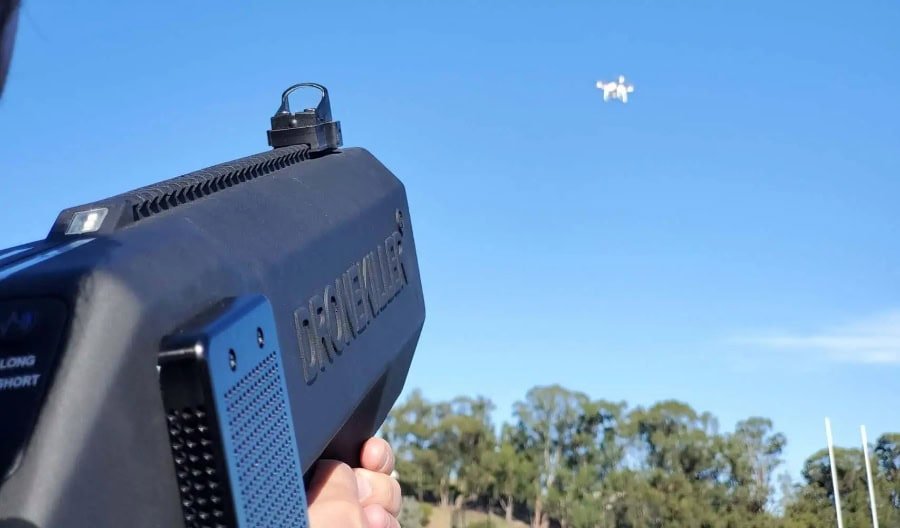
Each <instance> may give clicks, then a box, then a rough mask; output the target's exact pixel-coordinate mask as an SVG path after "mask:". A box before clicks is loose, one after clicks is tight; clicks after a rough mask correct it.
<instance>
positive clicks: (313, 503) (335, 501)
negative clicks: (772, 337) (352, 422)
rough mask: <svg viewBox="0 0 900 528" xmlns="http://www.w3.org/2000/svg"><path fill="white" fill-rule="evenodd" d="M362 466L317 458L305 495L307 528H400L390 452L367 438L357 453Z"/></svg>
mask: <svg viewBox="0 0 900 528" xmlns="http://www.w3.org/2000/svg"><path fill="white" fill-rule="evenodd" d="M360 462H361V465H362V467H361V468H356V469H352V468H350V466H348V465H347V464H344V463H341V462H338V461H336V460H320V461H319V462H318V464H317V465H316V468H315V474H314V476H313V479H312V482H311V483H310V486H309V492H308V494H307V499H308V504H309V508H308V512H309V524H310V528H344V527H347V528H400V523H399V522H398V521H397V515H398V514H399V513H400V502H401V493H400V484H399V483H398V482H397V480H396V479H394V478H392V477H391V476H390V475H391V472H393V471H394V453H393V451H392V450H391V446H390V445H389V444H388V443H387V442H385V441H384V440H382V439H380V438H370V439H369V440H368V441H367V442H366V443H365V444H364V445H363V447H362V451H361V453H360Z"/></svg>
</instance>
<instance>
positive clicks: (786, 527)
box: [382, 385, 900, 528]
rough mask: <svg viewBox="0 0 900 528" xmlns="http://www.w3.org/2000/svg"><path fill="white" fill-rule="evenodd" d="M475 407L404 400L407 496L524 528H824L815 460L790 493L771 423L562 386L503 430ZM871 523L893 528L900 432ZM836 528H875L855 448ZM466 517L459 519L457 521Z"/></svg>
mask: <svg viewBox="0 0 900 528" xmlns="http://www.w3.org/2000/svg"><path fill="white" fill-rule="evenodd" d="M493 410H494V405H493V404H492V403H491V401H490V400H489V399H487V398H484V397H480V396H479V397H474V398H473V397H458V398H455V399H453V400H450V401H438V402H432V401H429V400H427V399H426V398H425V397H424V395H423V394H422V393H421V391H414V392H413V393H412V394H410V396H409V397H408V398H407V399H406V400H405V401H403V402H401V403H400V404H399V405H397V406H396V407H395V409H394V410H393V412H392V413H391V415H390V416H389V418H388V419H387V421H386V422H385V424H384V427H383V428H382V434H383V436H384V437H385V438H386V439H387V440H388V441H389V442H391V444H392V445H393V447H394V449H395V451H396V454H397V470H398V474H399V479H400V483H401V486H402V488H403V490H404V494H406V495H410V496H414V497H416V499H418V501H420V502H421V501H425V502H435V503H440V504H442V505H444V506H450V507H453V508H455V509H456V510H460V511H461V510H463V509H465V508H478V509H482V510H486V511H488V512H490V513H492V514H493V513H497V514H499V515H502V516H505V517H506V518H507V519H508V520H512V519H513V518H518V519H520V520H522V521H525V522H527V523H529V524H530V525H531V526H532V527H534V528H544V527H550V526H554V527H556V526H558V527H560V528H581V527H584V528H594V527H615V528H661V527H673V526H678V527H696V528H819V527H823V526H832V525H834V522H835V517H834V507H833V504H834V490H833V489H832V481H831V465H830V461H829V458H828V453H827V451H825V450H822V451H819V452H816V453H813V454H812V455H811V456H810V457H809V458H808V459H807V461H806V463H805V464H804V467H803V471H802V475H801V481H800V482H798V483H796V484H794V483H791V481H790V479H789V478H788V477H787V476H786V475H785V474H784V473H783V472H782V473H779V469H780V468H781V466H782V464H783V460H782V452H783V450H784V448H785V446H786V445H787V438H786V437H785V435H784V434H782V433H780V432H778V431H776V430H775V429H774V427H773V424H772V422H771V420H769V419H767V418H764V417H758V416H753V417H748V418H746V419H745V420H741V421H739V422H738V423H737V424H736V425H735V427H734V429H733V430H730V431H721V430H720V427H719V424H718V421H717V420H716V418H715V417H714V416H712V415H711V414H709V413H705V412H699V411H697V410H695V409H693V408H692V407H691V406H690V405H688V404H686V403H684V402H679V401H674V400H668V401H661V402H658V403H656V404H654V405H651V406H649V407H640V406H638V407H633V408H630V407H629V406H628V405H627V404H626V403H625V402H612V401H606V400H595V399H593V398H591V397H590V396H588V395H587V394H584V393H582V392H578V391H572V390H569V389H566V388H565V387H562V386H559V385H548V386H541V387H534V388H533V389H531V390H530V391H528V393H527V394H526V395H525V397H524V398H523V399H522V400H521V401H519V402H517V403H516V404H515V406H514V409H513V413H512V416H513V419H512V421H511V423H504V424H500V425H499V426H497V425H495V423H494V422H493V420H492V413H493ZM870 452H871V454H872V463H873V472H874V480H875V490H876V496H877V499H876V500H877V505H878V513H879V521H880V523H881V525H882V526H900V433H885V434H883V435H881V436H880V437H879V438H878V439H877V440H876V442H875V444H874V445H873V446H871V447H870ZM835 455H836V464H837V470H838V476H839V480H838V486H839V491H840V494H841V502H842V506H843V511H844V526H845V527H846V528H855V527H859V528H862V527H864V526H871V518H870V513H869V505H868V494H867V482H866V473H865V468H864V465H863V456H862V450H861V449H843V448H838V449H836V451H835ZM462 518H464V517H462Z"/></svg>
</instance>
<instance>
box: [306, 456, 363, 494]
mask: <svg viewBox="0 0 900 528" xmlns="http://www.w3.org/2000/svg"><path fill="white" fill-rule="evenodd" d="M307 499H308V502H310V503H315V502H316V501H322V502H326V501H333V500H336V501H352V502H354V503H356V502H358V501H359V488H358V486H357V478H356V474H355V473H353V470H352V469H350V466H348V465H347V464H344V463H341V462H338V461H337V460H320V461H318V462H317V463H316V467H315V470H314V473H313V478H312V481H311V482H310V484H309V491H308V492H307Z"/></svg>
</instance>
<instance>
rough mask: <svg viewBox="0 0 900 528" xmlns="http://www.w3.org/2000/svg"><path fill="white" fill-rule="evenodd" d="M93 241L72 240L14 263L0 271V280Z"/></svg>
mask: <svg viewBox="0 0 900 528" xmlns="http://www.w3.org/2000/svg"><path fill="white" fill-rule="evenodd" d="M93 240H94V239H93V238H79V239H78V240H74V241H72V242H69V243H68V244H64V245H62V246H58V247H55V248H53V249H48V250H46V251H44V252H42V253H38V254H37V255H32V256H30V257H28V258H27V259H25V260H22V261H19V262H16V263H15V264H12V265H10V266H8V267H6V268H2V269H0V280H3V279H5V278H7V277H9V276H10V275H12V274H13V273H18V272H20V271H22V270H23V269H26V268H30V267H31V266H34V265H35V264H40V263H41V262H44V261H45V260H50V259H52V258H53V257H58V256H59V255H62V254H63V253H66V252H69V251H71V250H73V249H75V248H78V247H81V246H83V245H85V244H87V243H88V242H91V241H93Z"/></svg>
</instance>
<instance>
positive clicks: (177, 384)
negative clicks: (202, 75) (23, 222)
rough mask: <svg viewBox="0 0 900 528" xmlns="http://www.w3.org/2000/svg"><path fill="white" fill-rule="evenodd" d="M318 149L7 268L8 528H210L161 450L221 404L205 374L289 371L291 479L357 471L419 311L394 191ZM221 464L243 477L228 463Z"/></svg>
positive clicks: (67, 235) (0, 316)
mask: <svg viewBox="0 0 900 528" xmlns="http://www.w3.org/2000/svg"><path fill="white" fill-rule="evenodd" d="M285 98H286V95H285ZM273 122H274V118H273ZM338 132H339V129H338ZM325 147H326V148H319V149H318V150H316V149H315V148H314V149H311V148H310V145H309V144H299V145H289V146H283V147H280V148H276V149H274V150H272V151H269V152H266V153H263V154H259V155H256V156H251V157H248V158H243V159H240V160H235V161H232V162H229V163H225V164H221V165H217V166H214V167H210V168H208V169H204V170H202V171H197V172H195V173H191V174H188V175H185V176H182V177H179V178H176V179H173V180H168V181H166V182H162V183H160V184H157V185H154V186H150V187H147V188H144V189H139V190H137V191H133V192H131V193H126V194H124V195H120V196H116V197H113V198H110V199H108V200H103V201H100V202H97V203H94V204H89V205H85V206H82V207H76V208H72V209H69V210H66V211H63V212H62V213H61V214H60V216H59V218H58V219H57V221H56V223H55V224H54V227H53V229H52V231H51V233H50V234H49V235H48V237H47V239H46V240H44V241H41V242H37V243H34V244H27V245H25V246H20V247H18V248H11V249H9V250H6V251H0V433H2V434H0V479H2V480H0V527H2V528H14V527H20V528H24V527H40V528H47V527H52V528H56V527H75V528H78V527H91V528H104V527H122V526H128V527H130V528H151V527H153V528H162V527H166V528H168V527H180V526H194V525H196V526H206V525H209V526H218V525H216V524H212V521H210V523H209V524H204V523H200V522H199V521H198V522H197V523H196V524H191V522H192V521H191V518H190V517H188V513H189V512H188V509H186V508H185V507H183V506H182V501H183V499H184V493H183V492H184V489H183V488H184V482H183V481H182V480H180V477H179V476H177V475H176V467H177V464H176V463H173V449H172V448H173V445H175V444H177V441H178V439H177V438H175V437H174V436H172V435H170V433H171V431H170V430H171V427H170V426H171V425H172V423H173V422H175V421H178V416H177V413H178V412H181V411H183V410H184V409H186V408H191V407H192V406H194V407H196V406H197V405H198V403H197V402H200V404H202V402H204V401H206V402H210V401H212V399H214V398H215V397H216V389H215V387H213V385H212V384H211V381H210V380H211V379H212V378H211V375H210V372H211V371H212V369H214V368H215V369H219V374H220V375H221V377H222V378H221V379H225V378H227V376H228V375H229V374H228V372H229V370H230V371H231V372H232V373H236V374H242V375H241V376H238V378H236V379H235V380H234V384H237V383H238V382H239V381H240V380H242V379H244V378H245V377H246V376H245V375H249V374H250V372H249V371H247V372H242V371H241V370H240V369H242V368H248V365H260V368H261V369H262V368H263V367H265V368H268V369H269V370H270V371H273V372H275V371H280V373H281V376H283V380H284V383H283V385H281V386H276V385H277V384H276V385H273V387H275V389H272V390H276V389H278V387H282V390H283V391H284V394H285V395H286V397H287V401H286V402H285V403H286V409H287V411H286V412H287V413H288V414H287V416H288V418H289V420H288V423H290V424H291V428H292V433H293V434H292V438H291V439H290V440H286V441H289V442H293V443H294V445H295V446H296V454H297V458H298V459H299V472H300V473H304V474H305V473H307V472H308V471H309V469H310V467H311V466H312V464H313V463H314V462H315V461H316V460H317V459H319V458H320V457H323V456H326V457H330V458H337V459H340V460H343V461H346V462H348V463H350V464H357V463H358V459H357V458H358V454H359V448H360V447H361V443H362V442H363V441H364V440H365V439H366V438H368V437H369V436H371V435H372V434H373V433H374V432H375V431H376V430H377V428H378V427H380V425H381V423H382V422H383V420H384V418H385V417H386V415H387V413H388V412H389V410H390V408H391V406H392V405H393V403H394V401H395V400H396V398H397V396H398V395H399V393H400V392H401V390H402V387H403V384H404V382H405V379H406V374H407V371H408V368H409V365H410V362H411V360H412V357H413V353H414V350H415V347H416V344H417V342H418V338H419V334H420V332H421V329H422V326H423V323H424V317H425V309H424V300H423V294H422V288H421V281H420V277H419V268H418V263H417V259H416V252H415V242H414V240H413V235H412V227H411V224H410V221H409V218H410V216H409V210H408V204H407V199H406V193H405V189H404V187H403V185H402V183H401V182H400V181H399V180H398V179H397V178H396V177H395V176H394V175H393V174H391V172H390V171H389V170H388V169H387V168H385V167H384V166H383V165H382V164H381V163H380V162H379V161H378V160H377V159H375V158H374V157H373V156H372V155H371V154H369V153H368V152H367V151H365V150H363V149H359V148H349V149H343V150H341V149H338V148H335V146H334V145H333V144H331V145H325ZM254 310H256V311H254ZM260 310H261V311H260ZM266 310H268V311H266ZM236 313H237V314H241V313H243V314H245V315H246V314H257V316H254V317H256V319H252V318H251V317H250V316H249V315H248V316H247V317H248V318H247V319H246V320H245V319H242V318H241V317H238V316H236V315H235V314H236ZM263 313H269V314H270V315H269V316H259V315H258V314H263ZM242 317H243V316H242ZM238 323H240V324H238ZM229 325H231V326H229ZM235 329H238V330H235ZM238 331H239V333H235V332H238ZM228 332H232V334H228ZM257 332H258V333H259V335H257ZM222 335H226V336H230V337H227V339H230V340H231V341H222V340H221V339H225V338H221V336H222ZM220 338H221V339H220ZM215 339H220V341H218V343H219V345H216V346H215V347H213V346H212V345H210V343H211V342H213V340H215ZM229 342H233V343H235V344H234V345H227V343H229ZM198 345H199V346H200V347H201V348H202V346H203V345H206V346H207V347H208V350H207V351H206V352H209V353H204V354H197V353H194V352H196V351H197V346H198ZM226 345H227V346H226ZM256 346H258V347H259V349H258V350H255V347H256ZM223 347H224V348H223ZM226 348H227V350H226ZM232 348H233V349H234V350H231V349H232ZM214 349H215V350H214ZM191 351H194V352H191ZM272 354H276V356H277V360H278V362H279V363H280V365H274V364H273V363H271V361H272V359H271V356H272ZM267 358H268V360H269V361H270V363H267V364H266V365H268V366H265V365H263V363H262V362H263V361H264V360H266V359H267ZM232 362H234V364H233V365H232ZM226 363H228V364H227V365H226ZM223 365H224V366H223ZM204 369H206V370H204ZM251 370H252V369H251ZM273 379H274V378H273ZM270 381H271V380H270ZM273 383H274V382H273ZM228 388H230V387H224V386H223V387H220V389H221V390H220V394H219V395H221V393H223V391H226V390H227V389H228ZM204 391H205V392H204ZM254 394H255V393H254ZM260 394H261V393H260ZM267 394H268V397H269V399H270V400H272V401H276V403H277V401H280V398H281V396H279V395H278V394H275V393H267ZM273 394H275V395H274V396H273ZM257 396H258V395H257ZM257 396H254V401H256V400H258V399H259V397H257ZM222 401H224V400H222ZM263 404H265V402H263ZM267 408H272V409H274V407H265V405H263V406H262V407H259V408H258V409H263V410H264V409H267ZM173 412H174V413H176V416H175V417H174V418H173V416H172V413H173ZM273 412H274V411H273ZM222 413H223V412H222V411H221V410H220V414H222ZM280 416H282V418H283V417H284V413H282V414H281V415H280ZM201 418H202V416H201ZM223 418H226V417H225V416H220V417H219V424H221V423H224V422H223V421H222V419H223ZM177 425H179V427H183V426H184V425H185V424H184V423H179V424H177ZM212 425H213V426H215V425H216V424H215V423H213V424H212ZM252 427H254V428H258V424H257V425H254V426H252ZM251 432H252V431H251ZM282 432H283V431H282ZM219 433H220V434H222V435H225V432H222V431H220V432H219ZM176 436H177V435H176ZM289 436H290V435H289ZM281 438H282V439H283V438H284V435H283V434H282V436H281ZM221 440H222V439H219V441H218V443H217V445H219V446H220V447H219V449H220V451H227V445H228V444H227V443H223V442H222V441H221ZM232 440H234V438H232ZM251 441H252V442H256V443H259V442H260V441H261V440H260V439H259V438H256V437H254V438H253V439H251ZM284 445H287V444H284ZM213 454H215V453H212V454H211V455H213ZM176 456H177V453H176ZM217 456H219V457H220V458H219V459H217V460H216V461H214V462H216V463H218V464H220V468H223V469H225V471H226V473H231V472H232V471H234V467H235V466H228V464H230V463H231V462H234V460H236V459H235V458H233V457H234V456H235V452H222V453H218V454H217ZM229 457H232V459H231V462H229ZM288 462H292V461H288ZM286 471H287V470H286ZM285 474H286V475H287V474H288V473H285ZM294 476H296V474H294ZM224 477H226V478H227V477H228V475H227V474H226V475H225V476H224ZM231 478H232V479H234V476H233V475H232V477H231ZM288 480H291V479H290V478H288ZM295 480H296V479H293V481H295ZM179 485H181V486H182V489H181V493H180V492H179ZM235 489H237V488H235ZM232 499H233V500H234V501H238V502H239V501H241V500H242V499H241V497H239V496H234V497H232ZM228 513H229V512H227V511H224V510H223V514H228ZM231 513H232V514H234V515H232V517H231V518H230V520H229V521H228V522H224V521H223V523H222V524H221V525H222V526H237V525H239V523H237V521H235V519H236V518H237V516H236V514H235V512H231ZM226 516H227V515H226ZM223 518H224V517H223ZM263 522H265V521H263ZM245 526H254V527H255V526H262V525H261V524H259V523H258V522H256V523H255V524H254V523H247V524H245ZM292 526H293V525H292ZM298 526H299V525H298Z"/></svg>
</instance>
